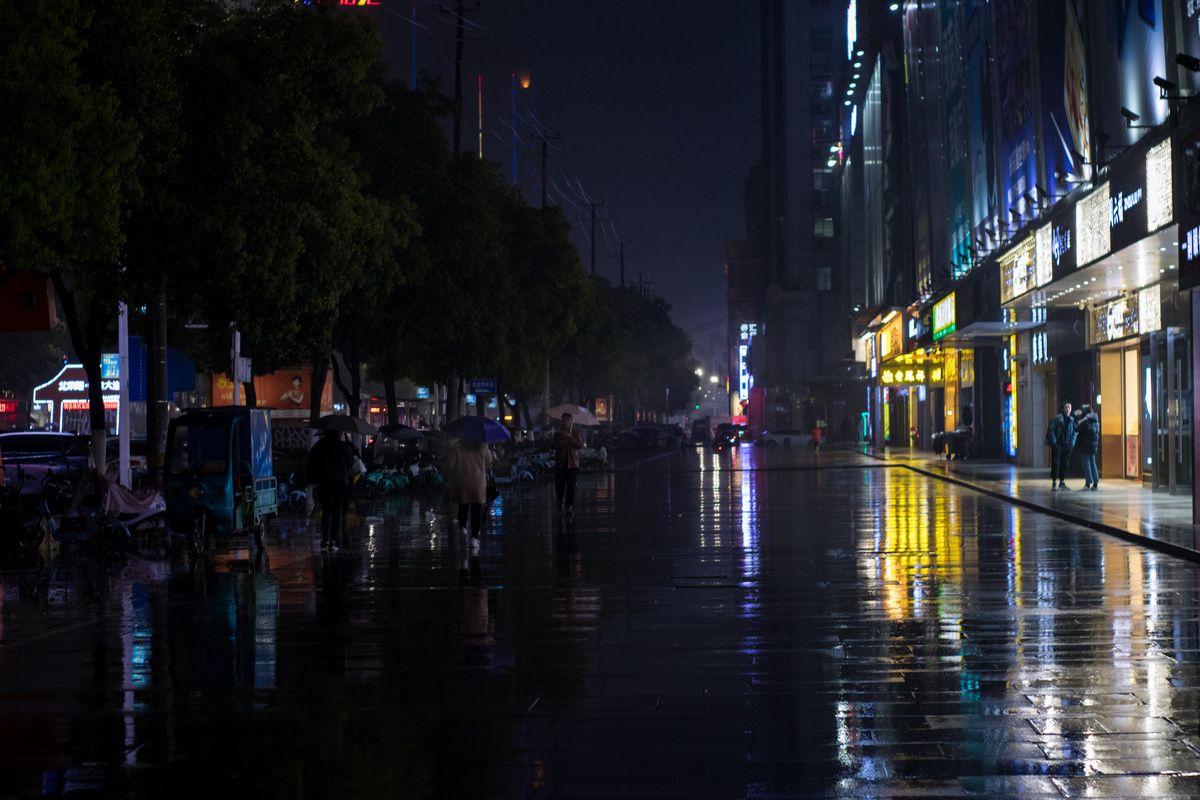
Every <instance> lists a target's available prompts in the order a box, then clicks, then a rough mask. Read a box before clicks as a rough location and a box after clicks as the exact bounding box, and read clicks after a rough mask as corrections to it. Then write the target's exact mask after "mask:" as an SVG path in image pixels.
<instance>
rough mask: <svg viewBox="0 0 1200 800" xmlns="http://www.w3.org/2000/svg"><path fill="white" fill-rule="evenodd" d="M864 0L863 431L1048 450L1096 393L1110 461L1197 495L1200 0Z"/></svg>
mask: <svg viewBox="0 0 1200 800" xmlns="http://www.w3.org/2000/svg"><path fill="white" fill-rule="evenodd" d="M848 11H849V16H850V17H853V19H852V20H851V19H849V18H848V24H847V41H848V43H849V46H850V48H851V52H852V53H854V54H856V57H855V59H854V61H855V62H857V63H860V64H862V72H861V73H860V77H859V79H858V80H857V81H855V85H853V86H850V85H849V84H848V85H847V86H846V87H845V89H844V91H845V92H846V101H848V102H843V104H842V108H841V110H842V115H841V119H840V120H839V126H840V127H839V131H840V135H841V137H842V145H841V147H842V151H843V152H844V153H845V154H846V157H845V158H842V159H841V160H839V163H838V165H837V168H836V171H835V177H836V183H837V185H838V186H840V190H841V195H842V215H843V217H844V218H854V219H855V220H860V221H861V224H860V225H856V226H855V227H854V229H853V230H847V231H846V233H845V235H843V236H842V237H841V240H840V241H841V247H840V255H839V259H840V261H839V264H840V266H839V270H841V271H844V272H845V273H846V274H848V275H850V276H851V279H850V280H851V285H852V287H853V297H852V302H851V303H850V304H849V306H848V308H847V312H848V313H857V314H858V316H857V325H856V328H855V330H854V331H853V332H852V343H853V345H854V346H855V348H856V353H857V357H858V359H859V360H860V362H861V363H862V364H863V365H864V367H863V370H864V374H865V375H866V376H867V379H866V382H867V383H868V385H869V388H868V390H867V395H868V397H869V399H870V411H869V414H868V420H867V423H866V424H867V427H868V429H869V430H868V435H869V436H871V437H873V438H874V439H875V441H876V442H877V443H882V442H884V441H886V442H888V443H890V444H892V445H904V446H913V447H921V448H929V449H938V450H943V451H948V452H949V453H952V454H956V455H962V456H967V457H969V456H978V455H982V456H991V457H997V458H1006V459H1009V460H1011V461H1012V462H1013V463H1016V464H1021V465H1027V466H1044V465H1045V464H1046V447H1045V445H1044V442H1043V436H1044V431H1045V428H1046V424H1047V422H1048V420H1049V418H1050V417H1051V416H1052V415H1053V414H1054V413H1055V410H1056V409H1057V408H1058V407H1059V406H1060V405H1061V404H1062V403H1064V402H1070V403H1072V404H1073V405H1074V406H1075V407H1076V408H1078V407H1079V406H1080V405H1081V404H1083V403H1088V404H1090V405H1091V406H1092V407H1093V408H1094V409H1095V410H1096V411H1097V412H1098V414H1099V417H1100V420H1101V442H1100V453H1099V456H1098V459H1097V461H1098V463H1099V466H1100V471H1101V477H1102V478H1105V479H1122V480H1130V481H1139V482H1141V483H1142V485H1144V486H1145V487H1146V488H1147V489H1154V490H1162V491H1169V492H1174V493H1181V494H1193V493H1194V492H1195V487H1196V482H1195V481H1194V480H1193V476H1194V473H1195V470H1196V465H1197V456H1196V449H1195V447H1194V441H1193V434H1192V423H1191V421H1192V419H1193V416H1194V412H1195V405H1196V397H1195V394H1194V392H1193V389H1192V385H1193V380H1194V375H1195V373H1196V366H1195V348H1194V347H1193V339H1192V328H1193V320H1194V318H1195V314H1196V308H1197V304H1196V295H1195V294H1194V292H1193V289H1195V288H1196V286H1197V285H1200V157H1198V155H1197V154H1198V153H1200V101H1197V100H1194V99H1193V97H1195V96H1197V94H1198V93H1200V4H1196V3H1190V2H1186V0H1145V2H1138V3H1113V2H1105V1H1104V0H1037V1H1036V2H1035V1H1034V0H991V1H990V2H985V1H984V0H940V1H939V2H936V3H917V2H911V1H909V2H897V3H890V2H889V3H883V2H880V3H873V2H858V3H851V5H850V8H849V10H848ZM858 54H861V55H858ZM851 74H853V72H852V73H851ZM897 169H898V170H899V172H898V173H897V172H896V170H897ZM889 186H891V187H896V188H898V189H899V190H900V191H899V193H900V195H901V196H902V197H903V201H904V208H903V210H902V212H903V213H902V214H899V215H898V214H897V213H896V211H895V209H893V210H887V209H886V205H887V201H888V197H889V190H888V187H889ZM860 276H861V277H860ZM922 364H923V365H926V368H921V367H919V366H917V365H922ZM1076 469H1078V466H1077V465H1076ZM1197 506H1200V504H1195V503H1194V504H1193V507H1194V508H1196V507H1197Z"/></svg>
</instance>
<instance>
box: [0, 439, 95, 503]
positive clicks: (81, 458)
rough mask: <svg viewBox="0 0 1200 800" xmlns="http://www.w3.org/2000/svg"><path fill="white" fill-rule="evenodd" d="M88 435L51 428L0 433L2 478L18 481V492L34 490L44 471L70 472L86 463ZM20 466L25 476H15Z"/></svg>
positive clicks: (76, 470)
mask: <svg viewBox="0 0 1200 800" xmlns="http://www.w3.org/2000/svg"><path fill="white" fill-rule="evenodd" d="M91 450H92V443H91V439H90V438H89V437H87V436H79V435H77V434H74V433H58V432H55V431H13V432H9V433H0V460H3V462H4V479H5V481H6V482H7V481H12V482H13V483H14V485H15V484H17V483H20V485H21V493H22V494H37V493H39V492H41V491H42V483H43V481H44V480H45V479H46V476H47V475H50V474H54V475H66V476H69V475H73V474H75V473H77V472H79V471H80V470H82V469H84V468H85V467H87V463H88V454H89V453H90V452H91ZM18 469H20V470H23V471H24V473H25V480H24V481H23V482H21V481H18V479H17V470H18Z"/></svg>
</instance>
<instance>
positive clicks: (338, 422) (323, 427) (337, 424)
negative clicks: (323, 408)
mask: <svg viewBox="0 0 1200 800" xmlns="http://www.w3.org/2000/svg"><path fill="white" fill-rule="evenodd" d="M311 427H313V428H316V429H317V430H319V431H340V432H341V433H365V434H367V435H368V436H370V435H372V434H374V433H375V432H376V430H375V426H374V425H372V424H371V423H369V422H365V421H363V420H361V419H359V418H358V417H351V416H348V415H346V414H326V415H325V416H323V417H321V418H320V419H319V420H317V421H316V422H314V423H313V424H312V426H311Z"/></svg>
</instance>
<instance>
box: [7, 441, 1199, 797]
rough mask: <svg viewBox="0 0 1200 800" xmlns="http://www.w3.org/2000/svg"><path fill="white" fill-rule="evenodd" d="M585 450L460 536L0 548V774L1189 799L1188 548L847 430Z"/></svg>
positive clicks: (620, 790) (438, 512) (16, 789)
mask: <svg viewBox="0 0 1200 800" xmlns="http://www.w3.org/2000/svg"><path fill="white" fill-rule="evenodd" d="M614 467H615V470H614V471H613V472H609V473H585V474H583V475H581V478H580V482H579V496H578V498H577V501H576V513H575V515H574V518H573V519H570V520H564V519H562V518H560V517H558V516H556V515H555V514H553V513H552V510H553V487H552V486H549V485H542V486H535V487H533V488H532V489H529V490H527V491H524V492H522V493H514V494H507V495H503V496H502V497H501V498H500V500H499V501H498V502H497V504H496V505H495V507H494V509H493V513H492V515H491V516H490V518H489V520H488V524H487V530H486V531H485V533H484V535H483V537H482V539H481V542H480V544H479V546H478V548H477V549H476V548H474V547H473V546H472V544H471V543H470V542H469V541H467V542H463V541H462V540H461V539H460V537H459V536H458V535H457V534H456V533H455V534H452V533H451V532H450V526H449V524H448V519H447V517H446V509H445V508H444V507H443V506H442V505H441V504H440V503H437V502H435V499H434V498H428V497H424V498H423V497H417V498H400V499H392V500H389V501H387V502H380V503H377V504H374V505H370V504H367V503H362V504H360V505H359V507H358V508H357V509H356V513H355V514H354V515H352V517H351V519H350V525H349V532H348V534H347V537H346V541H345V542H344V547H343V548H342V549H341V550H340V551H339V552H337V553H334V554H327V553H323V552H322V551H321V550H320V549H319V547H318V544H319V536H318V535H317V533H316V531H315V527H314V525H315V523H314V521H312V520H309V519H307V518H304V517H295V516H293V517H283V518H281V519H280V520H279V521H278V524H276V525H275V526H274V528H273V529H272V533H271V536H270V544H269V548H268V550H267V552H266V554H265V558H256V557H255V555H254V553H253V551H252V550H251V549H250V548H249V543H248V542H247V541H244V540H240V539H234V540H224V541H221V542H219V544H218V546H217V547H215V548H214V550H213V552H211V553H210V554H207V555H206V556H205V557H204V558H202V559H197V560H189V559H188V557H187V556H186V554H185V553H184V548H183V547H181V546H176V547H174V548H171V549H170V550H167V549H164V548H163V547H161V546H160V545H156V544H154V543H151V544H149V545H147V546H146V547H145V548H144V549H143V550H142V551H141V552H140V553H138V554H135V555H132V556H130V557H129V558H128V559H127V560H125V561H111V560H110V561H101V560H99V559H96V558H93V557H92V556H90V555H89V554H88V553H86V552H83V551H82V550H77V549H65V550H63V551H62V552H59V553H58V554H57V555H55V556H54V557H53V558H45V557H42V556H36V555H30V556H17V555H15V554H11V553H10V554H7V555H5V556H4V557H3V558H2V559H0V796H2V797H35V796H68V797H129V798H151V797H153V798H160V797H213V796H218V797H219V796H221V795H222V794H224V795H226V796H233V797H242V796H255V797H264V798H275V797H279V798H285V797H286V798H296V797H332V796H337V797H347V798H357V797H364V798H365V797H370V798H374V797H403V798H802V797H803V798H831V797H845V798H852V797H938V798H947V797H984V798H994V797H1054V798H1059V797H1067V798H1073V797H1087V798H1128V797H1153V798H1171V797H1200V619H1198V612H1197V608H1198V606H1197V598H1198V592H1200V580H1198V579H1197V566H1196V565H1195V564H1193V563H1191V562H1189V561H1186V560H1183V559H1179V558H1176V557H1173V556H1171V555H1168V554H1164V553H1162V552H1158V551H1155V550H1153V549H1150V548H1148V547H1145V546H1139V545H1138V544H1137V543H1136V542H1129V541H1124V540H1122V539H1119V538H1116V537H1113V536H1109V535H1106V534H1104V533H1100V532H1097V531H1095V530H1091V529H1089V528H1087V527H1084V526H1082V525H1080V524H1074V523H1072V522H1069V521H1067V520H1064V519H1061V518H1057V517H1054V516H1050V515H1048V514H1046V513H1042V512H1039V511H1036V510H1034V509H1033V508H1030V507H1026V506H1021V505H1016V504H1014V503H1012V502H1006V501H1005V500H1004V499H1003V498H1002V497H1000V496H998V495H993V494H987V493H983V492H980V491H976V490H974V489H971V488H969V487H967V486H964V485H961V484H959V483H952V482H948V481H946V480H942V479H939V478H938V477H935V476H934V475H931V474H925V473H921V472H917V471H914V470H913V469H909V468H906V467H903V466H899V465H897V464H895V463H889V462H882V461H879V460H877V459H872V458H868V457H866V456H864V455H863V454H861V453H853V452H848V451H843V452H838V451H834V450H826V451H825V452H822V453H820V454H813V453H811V452H810V451H808V450H803V449H795V450H792V449H784V448H780V449H777V450H768V451H764V450H756V449H755V448H753V447H748V446H747V447H742V448H740V449H739V450H737V451H735V452H733V453H721V454H715V453H713V452H711V451H709V450H698V451H684V452H682V453H680V454H672V455H667V456H660V457H652V458H638V457H634V456H630V457H627V458H626V459H625V460H624V461H621V460H616V461H615V462H614ZM1064 502H1065V501H1064ZM43 555H50V554H48V553H47V554H43Z"/></svg>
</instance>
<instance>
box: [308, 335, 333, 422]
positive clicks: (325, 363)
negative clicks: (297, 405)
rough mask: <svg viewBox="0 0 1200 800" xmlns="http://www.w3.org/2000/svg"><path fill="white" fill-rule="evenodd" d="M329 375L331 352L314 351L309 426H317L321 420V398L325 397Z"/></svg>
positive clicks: (318, 349) (317, 348)
mask: <svg viewBox="0 0 1200 800" xmlns="http://www.w3.org/2000/svg"><path fill="white" fill-rule="evenodd" d="M328 373H329V351H328V350H326V349H323V348H320V347H314V348H313V349H312V377H311V379H310V380H309V383H311V384H312V394H311V396H312V404H311V406H310V409H309V412H308V424H309V425H315V424H316V422H317V420H318V419H320V418H321V398H322V397H323V396H324V395H325V378H326V376H327V375H328Z"/></svg>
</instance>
